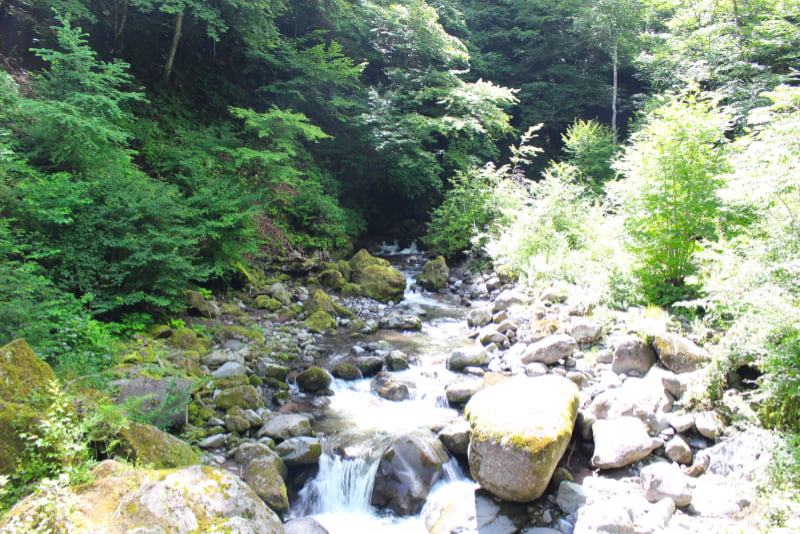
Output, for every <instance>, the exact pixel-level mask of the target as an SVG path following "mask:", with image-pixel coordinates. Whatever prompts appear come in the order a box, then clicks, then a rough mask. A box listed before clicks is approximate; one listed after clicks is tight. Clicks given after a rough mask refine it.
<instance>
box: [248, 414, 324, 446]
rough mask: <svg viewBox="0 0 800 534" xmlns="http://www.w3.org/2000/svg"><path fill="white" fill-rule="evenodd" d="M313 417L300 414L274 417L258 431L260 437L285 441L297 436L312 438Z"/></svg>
mask: <svg viewBox="0 0 800 534" xmlns="http://www.w3.org/2000/svg"><path fill="white" fill-rule="evenodd" d="M312 434H313V432H312V430H311V416H309V415H305V414H298V413H285V414H279V415H276V416H275V417H272V418H271V419H269V420H268V421H266V422H265V423H264V426H262V427H261V429H260V430H259V431H258V437H260V438H261V437H264V436H267V437H270V438H272V439H276V440H284V439H289V438H294V437H297V436H311V435H312Z"/></svg>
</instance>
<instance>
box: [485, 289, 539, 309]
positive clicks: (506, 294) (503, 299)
mask: <svg viewBox="0 0 800 534" xmlns="http://www.w3.org/2000/svg"><path fill="white" fill-rule="evenodd" d="M529 302H530V298H529V297H528V295H526V294H525V293H522V292H521V291H517V290H512V289H508V290H506V291H503V292H501V293H500V294H499V295H497V298H496V299H494V305H493V306H492V313H497V312H499V311H501V310H507V309H509V308H510V307H511V306H514V305H516V304H528V303H529Z"/></svg>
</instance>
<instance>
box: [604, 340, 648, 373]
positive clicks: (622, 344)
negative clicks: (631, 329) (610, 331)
mask: <svg viewBox="0 0 800 534" xmlns="http://www.w3.org/2000/svg"><path fill="white" fill-rule="evenodd" d="M655 362H656V355H655V353H654V352H653V349H652V348H650V345H648V344H647V342H645V341H644V340H643V339H641V338H639V337H637V336H625V337H623V338H622V339H620V340H618V341H617V343H616V348H615V349H614V360H613V362H612V364H611V370H612V371H614V372H615V373H618V374H629V375H633V376H643V375H644V374H646V373H647V371H649V370H650V368H651V367H652V366H653V364H654V363H655Z"/></svg>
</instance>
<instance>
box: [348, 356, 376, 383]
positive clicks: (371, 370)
mask: <svg viewBox="0 0 800 534" xmlns="http://www.w3.org/2000/svg"><path fill="white" fill-rule="evenodd" d="M353 363H355V365H356V367H358V370H359V371H361V374H362V375H364V378H369V377H371V376H375V375H377V374H378V373H380V372H381V370H382V369H383V359H382V358H379V357H377V356H361V357H359V358H356V360H355V362H353Z"/></svg>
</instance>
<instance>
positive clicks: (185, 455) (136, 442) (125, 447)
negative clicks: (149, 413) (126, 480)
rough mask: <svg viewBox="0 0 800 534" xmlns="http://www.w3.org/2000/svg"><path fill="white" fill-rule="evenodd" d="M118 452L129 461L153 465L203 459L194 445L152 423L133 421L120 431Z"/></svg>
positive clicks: (171, 464)
mask: <svg viewBox="0 0 800 534" xmlns="http://www.w3.org/2000/svg"><path fill="white" fill-rule="evenodd" d="M118 450H119V453H120V454H121V455H122V456H124V457H125V458H127V459H128V460H129V461H132V462H136V463H137V464H139V465H142V466H147V467H151V468H153V469H164V468H170V467H185V466H188V465H195V464H199V463H200V458H198V456H197V454H195V452H194V450H192V447H191V446H190V445H189V444H188V443H186V442H185V441H181V440H180V439H178V438H176V437H175V436H173V435H172V434H167V433H166V432H162V431H161V430H159V429H157V428H156V427H154V426H152V425H145V424H142V423H136V422H131V423H130V424H129V425H128V428H126V429H124V430H122V431H121V432H120V434H119V448H118Z"/></svg>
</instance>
